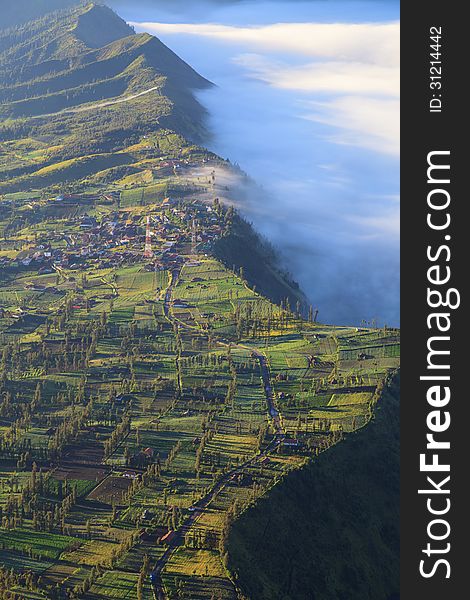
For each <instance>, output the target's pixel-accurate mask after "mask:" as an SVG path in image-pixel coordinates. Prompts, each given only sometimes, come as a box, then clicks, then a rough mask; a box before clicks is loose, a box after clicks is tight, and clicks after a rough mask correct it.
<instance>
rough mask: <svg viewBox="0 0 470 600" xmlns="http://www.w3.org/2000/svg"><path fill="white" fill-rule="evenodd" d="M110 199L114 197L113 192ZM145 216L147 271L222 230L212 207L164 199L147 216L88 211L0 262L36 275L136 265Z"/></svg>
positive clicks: (168, 264) (72, 199) (70, 199)
mask: <svg viewBox="0 0 470 600" xmlns="http://www.w3.org/2000/svg"><path fill="white" fill-rule="evenodd" d="M106 197H108V196H106ZM87 199H88V198H87ZM109 200H110V202H111V201H113V200H114V197H113V196H112V194H109ZM54 202H55V203H57V204H63V203H67V204H71V203H79V202H80V204H81V205H83V202H82V198H81V197H79V196H76V195H68V196H59V197H57V198H56V199H55V201H54ZM147 216H148V217H149V227H150V236H151V243H152V254H151V256H148V255H146V258H147V259H149V260H148V261H147V262H148V265H147V268H148V270H154V269H157V270H158V269H167V268H172V266H174V264H175V263H176V262H177V258H178V256H179V255H180V254H181V253H187V252H188V251H191V248H192V246H195V245H198V246H199V245H203V246H205V245H207V244H210V243H212V242H213V241H214V240H215V239H216V238H218V237H220V235H221V234H222V233H223V225H222V224H221V223H220V219H219V218H218V217H217V215H216V213H215V212H214V211H213V210H212V208H211V207H210V206H208V205H206V204H204V203H196V202H189V201H188V202H185V203H178V204H176V203H175V202H172V201H171V200H170V199H168V198H167V199H165V200H164V201H163V202H162V204H161V207H160V210H159V211H158V212H155V211H153V212H151V213H150V214H149V215H143V214H135V213H132V212H131V211H128V210H116V211H113V212H110V213H108V214H106V215H104V216H102V217H101V218H97V217H96V216H94V215H93V214H88V213H85V214H81V215H80V216H77V217H75V218H69V219H68V220H66V221H65V223H64V229H63V230H62V231H57V230H56V231H54V232H50V233H49V232H48V234H47V238H46V237H45V236H42V237H41V238H39V239H37V240H36V241H35V243H34V244H32V245H31V247H29V248H27V249H24V250H21V251H20V252H18V254H17V255H16V257H14V258H8V257H2V259H1V261H2V264H3V266H8V265H9V264H13V265H17V266H20V267H21V266H23V267H33V268H34V269H37V270H38V272H39V274H47V273H52V272H53V271H54V270H55V269H57V268H59V269H60V268H64V269H68V270H72V271H73V270H79V269H80V270H81V269H86V268H89V267H90V266H92V265H94V266H98V267H99V268H110V267H116V266H122V265H123V264H133V263H138V262H141V261H142V257H143V254H144V248H145V242H146V233H147V232H146V229H147ZM64 242H65V243H64Z"/></svg>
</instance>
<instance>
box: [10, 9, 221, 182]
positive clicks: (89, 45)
mask: <svg viewBox="0 0 470 600" xmlns="http://www.w3.org/2000/svg"><path fill="white" fill-rule="evenodd" d="M210 85H211V84H210V83H209V82H208V81H207V80H206V79H204V78H203V77H201V76H200V75H199V74H198V73H196V72H195V71H194V70H193V69H192V68H191V67H190V66H189V65H188V64H187V63H185V62H184V61H182V60H181V59H180V58H179V57H178V56H177V55H176V54H174V52H172V51H171V50H170V49H169V48H167V47H166V46H165V45H164V44H163V43H162V42H161V41H160V40H158V39H157V38H155V37H153V36H151V35H148V34H145V33H143V34H139V35H137V34H135V33H134V31H133V30H132V29H131V28H130V27H129V26H128V25H127V24H126V23H125V22H124V21H123V20H122V19H121V18H120V17H118V16H117V15H116V14H115V13H114V12H113V11H112V10H111V9H109V8H107V7H105V6H101V5H97V4H94V3H89V4H82V5H80V6H79V7H75V8H71V9H68V10H64V11H56V12H53V13H50V14H48V15H47V16H45V17H43V18H40V19H38V20H36V21H32V22H29V23H27V24H25V25H22V26H19V27H15V28H10V29H8V30H3V31H1V30H0V120H1V121H3V123H1V124H0V143H2V142H3V147H2V148H1V150H3V152H0V192H5V191H17V190H28V189H34V188H36V189H37V187H38V185H40V186H44V184H45V183H46V185H47V182H44V180H43V178H39V179H38V175H37V174H38V173H42V172H43V169H45V168H48V167H49V166H52V165H54V164H57V163H60V162H63V161H64V160H71V159H83V158H84V157H86V156H88V155H96V154H100V153H107V152H110V151H114V152H116V151H119V150H124V149H125V148H126V146H127V145H128V144H129V143H134V144H135V143H138V142H139V141H140V140H141V139H142V136H144V135H147V134H153V133H155V132H157V131H160V130H163V129H169V130H172V131H174V132H176V133H178V134H180V135H182V136H183V137H186V138H190V139H200V138H201V137H202V135H203V133H204V127H203V123H204V117H205V111H204V109H203V108H202V106H201V105H200V104H199V103H198V101H197V100H196V98H195V96H194V90H195V89H201V88H204V87H207V86H210ZM38 139H39V140H40V141H41V144H42V146H41V150H44V152H42V153H41V155H40V156H39V158H38V154H37V150H38V147H37V144H35V142H37V140H38ZM49 139H50V140H51V143H50V146H49V147H48V146H47V140H49ZM44 143H46V148H44ZM33 153H35V154H33ZM2 156H3V157H4V160H3V161H2ZM31 157H33V158H34V160H31ZM39 159H40V160H39ZM119 164H121V162H120V163H119ZM78 179H80V177H79V178H78ZM2 180H3V183H2ZM56 180H57V181H58V182H60V180H61V179H60V177H56ZM57 181H54V182H57ZM63 181H64V182H66V181H67V178H66V177H64V178H63Z"/></svg>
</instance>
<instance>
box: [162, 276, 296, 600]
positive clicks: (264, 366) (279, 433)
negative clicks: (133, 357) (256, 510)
mask: <svg viewBox="0 0 470 600" xmlns="http://www.w3.org/2000/svg"><path fill="white" fill-rule="evenodd" d="M180 274H181V269H180V268H178V269H173V270H172V272H171V281H170V283H169V285H168V287H167V289H166V292H165V300H164V304H163V312H164V314H165V317H166V318H167V319H168V320H169V321H171V322H174V319H173V317H172V315H171V310H170V307H171V299H172V295H173V290H174V287H175V285H176V284H177V283H178V279H179V276H180ZM177 322H178V323H179V324H180V325H182V326H185V325H184V323H182V322H181V321H179V320H178V321H177ZM186 327H188V328H190V327H189V326H187V325H186ZM217 343H218V344H220V345H222V346H227V345H228V343H227V342H225V341H223V340H218V341H217ZM233 346H235V347H237V348H242V349H243V350H251V352H252V356H253V357H254V358H256V359H257V360H258V362H259V365H260V370H261V377H262V379H263V387H264V393H265V396H266V402H267V406H268V414H269V417H270V418H271V419H272V421H273V424H274V429H275V432H276V433H275V436H274V438H273V439H272V440H271V442H270V443H269V444H268V446H267V447H266V448H265V449H264V450H263V452H260V453H259V454H257V455H255V456H253V457H252V458H250V459H249V460H247V461H246V462H244V463H243V464H241V465H238V466H237V467H235V468H234V469H231V470H230V471H229V472H228V473H225V475H223V477H221V478H220V479H219V481H218V482H217V483H216V484H215V485H214V487H213V488H212V489H211V490H210V492H208V493H207V494H206V495H205V496H204V497H203V498H201V499H200V500H199V501H198V502H196V503H195V504H194V505H193V509H194V511H193V512H192V513H191V514H190V515H189V516H188V518H187V519H186V520H185V521H184V523H183V524H182V525H181V526H180V527H179V529H178V530H177V531H176V532H175V536H174V537H173V539H172V540H171V542H170V543H169V545H168V548H167V549H166V550H165V552H164V553H163V555H162V556H161V557H160V558H159V559H158V561H157V562H156V564H155V567H154V569H153V571H152V574H151V579H152V584H153V590H154V594H155V598H157V600H167V595H166V593H165V587H164V585H163V580H162V572H163V569H164V568H165V566H166V564H167V563H168V561H169V560H170V558H171V556H172V555H173V553H174V552H175V551H176V550H177V549H178V547H179V546H181V544H182V543H183V542H184V537H185V535H186V534H187V533H188V531H189V530H190V529H191V527H193V526H194V524H195V523H196V522H197V520H198V518H199V517H200V516H201V515H202V514H203V512H204V510H205V509H206V508H207V507H208V506H209V504H210V503H211V502H212V500H213V499H214V497H215V496H216V495H217V494H218V493H219V492H220V490H222V489H223V488H224V487H225V485H227V483H228V482H229V481H230V479H231V477H232V476H233V475H234V474H235V473H238V472H240V470H242V469H245V468H247V467H250V466H252V465H253V464H255V463H256V462H258V461H259V460H261V459H262V458H264V457H265V456H267V455H268V454H270V453H271V452H273V451H274V450H275V449H276V448H277V446H279V444H281V443H282V441H283V439H284V437H285V435H284V432H283V430H282V425H281V419H280V414H279V411H278V410H277V408H276V407H275V405H274V392H273V387H272V384H271V374H270V371H269V366H268V360H267V358H266V356H265V355H264V354H263V353H262V352H260V351H259V350H257V349H253V348H250V347H248V346H242V345H237V344H233Z"/></svg>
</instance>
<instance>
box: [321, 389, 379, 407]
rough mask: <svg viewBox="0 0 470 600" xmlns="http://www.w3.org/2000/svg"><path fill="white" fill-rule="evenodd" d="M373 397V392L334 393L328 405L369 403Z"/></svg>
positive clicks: (340, 405)
mask: <svg viewBox="0 0 470 600" xmlns="http://www.w3.org/2000/svg"><path fill="white" fill-rule="evenodd" d="M371 399H372V393H368V392H359V393H351V394H333V395H332V396H331V400H330V401H329V402H328V406H338V407H342V406H353V405H357V404H359V405H361V404H368V403H369V402H370V401H371Z"/></svg>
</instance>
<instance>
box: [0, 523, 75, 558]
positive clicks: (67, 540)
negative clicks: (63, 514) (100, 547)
mask: <svg viewBox="0 0 470 600" xmlns="http://www.w3.org/2000/svg"><path fill="white" fill-rule="evenodd" d="M82 543H83V542H82V541H81V540H79V539H78V538H73V537H69V536H65V535H59V534H55V533H44V532H40V531H31V530H29V529H14V530H12V531H6V530H4V529H0V546H2V547H3V548H5V549H6V548H7V549H9V550H16V551H19V552H24V553H26V554H28V553H29V552H31V553H32V555H33V556H36V557H41V558H49V559H52V560H57V559H58V558H59V557H60V555H61V553H62V552H65V551H66V550H69V549H70V548H73V547H78V546H80V545H81V544H82Z"/></svg>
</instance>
